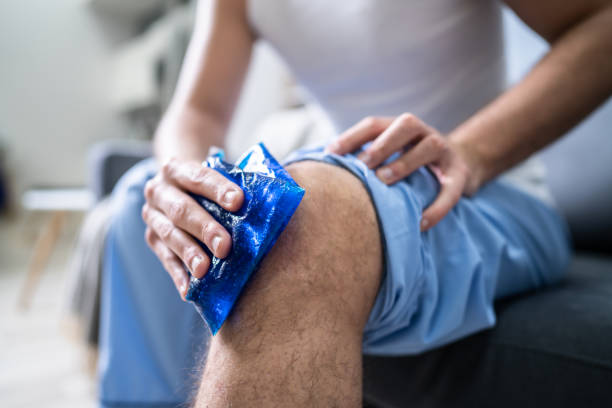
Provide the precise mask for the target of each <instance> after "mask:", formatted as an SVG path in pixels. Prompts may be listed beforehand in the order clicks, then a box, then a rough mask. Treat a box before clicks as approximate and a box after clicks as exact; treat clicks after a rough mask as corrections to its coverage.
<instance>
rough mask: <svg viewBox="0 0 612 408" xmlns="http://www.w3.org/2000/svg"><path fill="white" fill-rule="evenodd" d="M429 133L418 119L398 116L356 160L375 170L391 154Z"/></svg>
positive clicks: (407, 114)
mask: <svg viewBox="0 0 612 408" xmlns="http://www.w3.org/2000/svg"><path fill="white" fill-rule="evenodd" d="M429 131H430V129H429V128H428V127H427V126H426V125H425V124H424V123H423V122H422V121H421V120H420V119H418V118H417V117H416V116H414V115H412V114H409V113H405V114H403V115H400V116H398V118H397V119H396V120H395V121H394V122H393V123H392V124H391V125H390V126H389V127H388V128H387V129H386V130H385V131H384V132H383V133H382V134H381V135H380V136H378V137H377V138H376V139H375V140H374V142H372V144H371V145H370V146H369V147H368V148H367V149H366V150H365V151H363V152H362V153H361V154H360V155H359V156H358V158H359V159H361V160H362V161H363V162H364V163H365V164H366V166H368V167H369V168H371V169H373V168H376V167H378V166H379V165H380V164H381V163H382V162H384V161H385V160H386V159H387V158H389V156H391V155H392V154H393V153H395V152H397V151H399V150H402V149H403V148H404V147H406V146H407V145H408V144H409V143H411V142H413V141H415V140H417V139H419V138H422V137H423V136H425V135H426V134H427V132H429Z"/></svg>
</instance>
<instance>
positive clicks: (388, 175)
mask: <svg viewBox="0 0 612 408" xmlns="http://www.w3.org/2000/svg"><path fill="white" fill-rule="evenodd" d="M376 175H377V176H378V178H380V179H382V180H383V181H391V180H393V177H394V176H395V172H394V171H393V170H392V169H391V168H389V167H383V168H382V169H380V170H378V171H377V172H376Z"/></svg>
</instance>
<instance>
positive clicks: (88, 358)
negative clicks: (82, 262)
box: [0, 214, 96, 408]
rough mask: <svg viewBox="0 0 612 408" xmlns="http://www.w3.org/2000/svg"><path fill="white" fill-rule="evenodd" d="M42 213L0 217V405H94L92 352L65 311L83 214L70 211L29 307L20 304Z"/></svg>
mask: <svg viewBox="0 0 612 408" xmlns="http://www.w3.org/2000/svg"><path fill="white" fill-rule="evenodd" d="M47 220H48V215H46V214H30V215H27V216H13V217H11V218H9V219H6V218H0V407H3V408H14V407H15V408H17V407H48V408H51V407H58V408H59V407H62V408H71V407H79V408H88V407H95V406H96V403H95V401H96V398H95V395H96V393H95V381H94V376H93V373H94V372H95V369H94V366H95V364H94V363H93V358H92V356H93V353H91V352H88V351H87V350H86V349H85V348H84V347H83V345H81V344H80V343H79V341H78V340H77V337H76V336H75V334H74V333H75V331H74V328H73V327H71V324H70V323H69V319H67V316H66V313H65V311H64V302H65V297H66V281H67V276H68V268H67V266H68V263H69V259H70V255H71V251H72V247H73V245H74V238H75V236H76V232H77V230H78V226H79V223H80V221H81V217H80V216H78V215H72V216H70V217H68V219H67V220H66V223H65V224H64V228H63V229H62V233H61V235H60V237H59V240H58V243H57V245H56V247H55V250H54V251H53V253H52V256H51V257H50V259H49V262H48V264H47V267H46V268H45V270H44V271H43V274H42V278H41V280H40V282H39V283H38V285H37V286H36V287H35V291H34V293H33V296H32V298H31V304H30V306H29V308H28V309H27V310H22V309H21V308H19V307H18V299H19V294H20V290H21V287H22V285H23V283H24V281H25V273H26V270H27V265H28V261H29V258H30V256H31V251H32V246H33V244H34V242H35V241H36V238H37V236H38V233H39V228H40V225H42V224H44V222H46V221H47Z"/></svg>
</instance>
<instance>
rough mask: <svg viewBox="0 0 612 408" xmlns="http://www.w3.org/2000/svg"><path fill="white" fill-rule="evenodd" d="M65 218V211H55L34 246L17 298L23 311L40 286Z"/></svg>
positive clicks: (28, 305)
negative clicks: (39, 283)
mask: <svg viewBox="0 0 612 408" xmlns="http://www.w3.org/2000/svg"><path fill="white" fill-rule="evenodd" d="M65 218H66V212H65V211H54V212H53V214H52V215H51V219H50V220H49V222H47V223H46V224H45V226H44V228H43V229H42V231H41V233H40V235H39V236H38V239H37V240H36V244H34V249H33V252H32V258H31V260H30V265H29V267H28V272H27V275H26V279H25V282H24V283H23V286H22V287H21V291H20V294H19V297H18V298H17V302H18V307H19V308H20V309H22V310H27V309H28V308H29V307H30V299H31V298H32V295H33V294H34V290H35V289H36V287H37V286H38V282H39V281H40V278H41V276H42V271H43V270H44V268H45V266H46V265H47V261H48V260H49V257H50V256H51V253H53V248H54V247H55V244H56V243H57V239H58V238H59V235H60V232H61V231H62V227H63V225H64V220H65Z"/></svg>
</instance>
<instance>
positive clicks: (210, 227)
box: [202, 221, 223, 244]
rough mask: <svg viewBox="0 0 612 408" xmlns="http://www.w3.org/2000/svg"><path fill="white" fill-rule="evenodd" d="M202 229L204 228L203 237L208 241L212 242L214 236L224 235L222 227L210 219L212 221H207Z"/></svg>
mask: <svg viewBox="0 0 612 408" xmlns="http://www.w3.org/2000/svg"><path fill="white" fill-rule="evenodd" d="M202 229H203V232H202V238H203V239H204V241H205V242H206V243H209V244H212V241H213V238H214V237H215V236H223V235H222V232H221V228H220V227H219V226H218V224H217V223H215V222H212V221H210V222H207V223H205V225H204V226H203V227H202Z"/></svg>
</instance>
